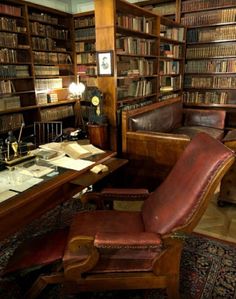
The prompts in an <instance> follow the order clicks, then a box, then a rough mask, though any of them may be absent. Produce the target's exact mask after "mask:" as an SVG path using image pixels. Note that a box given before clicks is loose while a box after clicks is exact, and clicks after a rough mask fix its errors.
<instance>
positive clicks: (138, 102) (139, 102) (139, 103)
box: [117, 98, 155, 122]
mask: <svg viewBox="0 0 236 299" xmlns="http://www.w3.org/2000/svg"><path fill="white" fill-rule="evenodd" d="M154 102H155V100H154V99H153V100H152V99H150V98H148V99H145V98H144V99H132V103H129V104H127V103H126V104H125V105H123V103H122V102H121V103H122V104H121V105H120V108H119V109H118V111H117V113H118V116H119V114H120V113H121V112H122V111H127V110H133V109H137V108H140V107H144V106H146V105H150V104H152V103H154ZM118 118H119V117H118ZM118 121H119V122H120V120H119V119H118Z"/></svg>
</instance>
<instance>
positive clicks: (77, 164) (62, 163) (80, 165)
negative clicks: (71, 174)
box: [50, 157, 94, 171]
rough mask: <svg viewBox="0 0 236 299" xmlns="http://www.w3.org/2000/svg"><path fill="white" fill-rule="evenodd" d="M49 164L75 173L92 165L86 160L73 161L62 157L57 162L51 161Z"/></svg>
mask: <svg viewBox="0 0 236 299" xmlns="http://www.w3.org/2000/svg"><path fill="white" fill-rule="evenodd" d="M50 163H51V164H53V165H56V166H59V167H64V168H69V169H73V170H77V171H79V170H82V169H84V168H86V167H88V166H90V165H92V164H94V162H91V161H88V160H82V159H77V160H75V159H72V158H69V157H62V158H59V159H57V160H54V161H51V162H50Z"/></svg>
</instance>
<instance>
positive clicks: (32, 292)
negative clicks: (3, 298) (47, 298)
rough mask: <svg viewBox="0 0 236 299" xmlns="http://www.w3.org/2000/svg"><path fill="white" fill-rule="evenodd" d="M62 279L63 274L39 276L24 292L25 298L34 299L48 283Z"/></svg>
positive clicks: (59, 281)
mask: <svg viewBox="0 0 236 299" xmlns="http://www.w3.org/2000/svg"><path fill="white" fill-rule="evenodd" d="M63 281H64V275H63V274H52V275H48V276H47V275H42V276H39V277H38V278H37V279H36V281H35V282H34V284H33V285H32V286H31V288H30V289H29V290H28V291H27V293H26V294H25V297H24V298H25V299H35V298H37V297H38V296H39V294H40V293H41V292H42V291H43V290H44V289H45V288H46V286H47V285H48V284H58V283H62V282H63Z"/></svg>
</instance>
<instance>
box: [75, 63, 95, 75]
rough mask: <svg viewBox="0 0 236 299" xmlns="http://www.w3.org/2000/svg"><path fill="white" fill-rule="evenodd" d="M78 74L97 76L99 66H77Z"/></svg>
mask: <svg viewBox="0 0 236 299" xmlns="http://www.w3.org/2000/svg"><path fill="white" fill-rule="evenodd" d="M77 73H78V74H79V75H88V76H96V75H97V66H95V65H84V64H80V65H77Z"/></svg>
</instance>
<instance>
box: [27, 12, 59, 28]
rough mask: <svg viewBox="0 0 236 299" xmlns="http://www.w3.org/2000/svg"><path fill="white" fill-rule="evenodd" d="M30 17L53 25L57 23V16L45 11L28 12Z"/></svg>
mask: <svg viewBox="0 0 236 299" xmlns="http://www.w3.org/2000/svg"><path fill="white" fill-rule="evenodd" d="M30 19H31V20H37V21H43V22H45V21H46V22H49V23H51V24H54V25H58V18H57V17H54V16H52V15H49V14H46V13H43V12H42V13H36V12H32V13H31V14H30Z"/></svg>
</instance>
